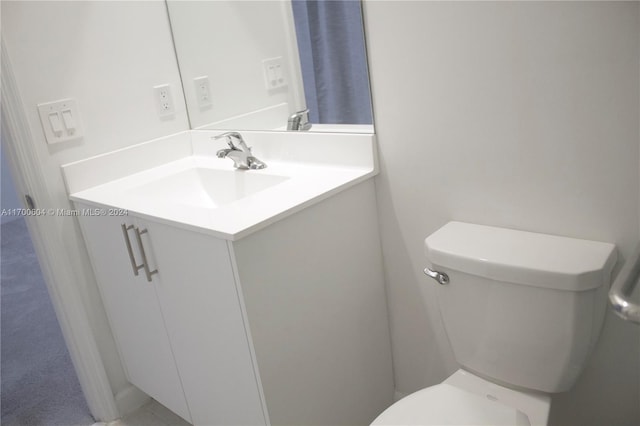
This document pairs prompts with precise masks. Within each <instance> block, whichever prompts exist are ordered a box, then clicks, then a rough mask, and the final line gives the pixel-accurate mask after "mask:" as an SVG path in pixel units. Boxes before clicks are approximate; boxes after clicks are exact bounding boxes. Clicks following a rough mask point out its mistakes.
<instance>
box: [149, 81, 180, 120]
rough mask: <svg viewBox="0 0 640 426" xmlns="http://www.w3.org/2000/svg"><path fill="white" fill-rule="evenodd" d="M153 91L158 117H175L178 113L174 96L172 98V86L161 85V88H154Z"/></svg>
mask: <svg viewBox="0 0 640 426" xmlns="http://www.w3.org/2000/svg"><path fill="white" fill-rule="evenodd" d="M153 91H154V94H155V101H156V109H157V110H158V116H160V117H172V116H174V115H175V112H176V111H175V108H174V104H173V96H171V86H170V85H168V84H161V85H159V86H154V87H153Z"/></svg>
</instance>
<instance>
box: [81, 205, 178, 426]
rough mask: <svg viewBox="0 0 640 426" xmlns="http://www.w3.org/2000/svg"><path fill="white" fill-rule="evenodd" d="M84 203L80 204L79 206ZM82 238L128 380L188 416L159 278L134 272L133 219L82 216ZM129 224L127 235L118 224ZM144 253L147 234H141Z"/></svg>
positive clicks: (139, 254)
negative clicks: (158, 288)
mask: <svg viewBox="0 0 640 426" xmlns="http://www.w3.org/2000/svg"><path fill="white" fill-rule="evenodd" d="M85 207H86V206H82V205H79V206H78V208H80V209H82V208H85ZM79 220H80V225H81V228H82V232H83V234H84V239H85V242H86V245H87V249H88V251H89V256H90V258H91V262H92V264H93V269H94V272H95V275H96V279H97V281H98V286H99V288H100V294H101V296H102V300H103V303H104V306H105V309H106V311H107V315H108V318H109V322H110V325H111V329H112V331H113V335H114V337H115V340H116V343H117V345H118V350H119V352H120V357H121V359H122V362H123V365H124V368H125V372H126V374H127V377H128V379H129V381H130V382H131V383H132V384H134V385H135V386H137V387H139V388H140V389H141V390H143V391H144V392H146V393H147V394H148V395H150V396H151V397H153V398H154V399H156V400H158V401H159V402H160V403H162V404H164V405H165V406H167V407H168V408H169V409H171V410H172V411H174V412H175V413H176V414H178V415H180V416H181V417H183V418H185V419H186V420H190V415H189V410H188V408H187V404H186V401H185V398H184V394H183V390H182V386H181V384H180V379H179V377H178V371H177V368H176V364H175V361H174V358H173V355H172V350H171V345H170V343H169V338H168V336H167V332H166V328H165V325H164V320H163V317H162V312H161V310H160V305H159V303H158V298H157V295H156V289H155V287H156V286H158V285H159V282H160V279H161V278H160V276H159V275H158V274H156V275H153V276H152V282H148V281H147V278H146V276H145V271H144V269H140V270H139V271H138V275H137V276H136V275H134V272H133V267H132V264H131V261H130V257H129V250H128V249H127V240H126V238H127V237H128V239H129V242H130V247H131V250H132V254H133V256H134V261H135V263H136V264H137V265H140V264H141V263H142V252H141V250H140V248H139V245H138V241H137V238H136V228H135V227H138V229H139V230H140V231H142V230H143V229H144V228H141V227H140V226H139V224H138V223H137V222H136V221H135V220H134V218H132V217H126V216H125V217H108V216H81V217H79ZM123 224H124V225H125V227H130V226H132V225H133V226H134V227H131V228H130V229H128V230H127V231H126V232H127V235H126V236H125V233H124V232H123V230H122V225H123ZM141 241H142V243H143V245H144V248H145V250H146V251H148V250H149V241H148V234H146V233H145V234H142V235H141Z"/></svg>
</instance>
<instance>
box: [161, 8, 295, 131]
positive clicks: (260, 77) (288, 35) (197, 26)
mask: <svg viewBox="0 0 640 426" xmlns="http://www.w3.org/2000/svg"><path fill="white" fill-rule="evenodd" d="M168 8H169V13H170V14H171V26H172V29H173V34H174V42H175V44H176V49H177V52H178V54H177V56H178V60H179V62H180V72H181V74H182V77H183V79H184V83H185V86H184V90H185V93H186V100H187V105H189V111H190V113H191V114H190V118H191V125H192V126H193V127H194V128H223V127H225V126H224V125H220V124H214V123H217V122H220V121H223V120H228V119H230V118H233V117H237V116H241V115H242V116H244V115H246V114H250V115H249V116H248V117H246V116H245V117H243V119H242V120H241V121H240V122H239V124H240V126H241V128H242V129H265V128H277V127H285V128H286V125H287V119H288V118H289V112H290V111H291V112H295V111H297V110H299V109H302V107H304V92H303V90H304V89H303V88H302V76H301V74H300V61H299V59H298V50H297V44H296V42H295V28H294V27H293V12H292V10H291V5H290V4H289V2H288V1H286V0H285V1H282V0H275V1H274V0H271V1H240V2H238V1H235V2H234V1H191V2H185V1H171V2H169V7H168ZM275 57H282V58H283V65H284V66H285V68H286V70H285V72H286V78H287V81H288V85H287V87H282V88H279V89H274V90H267V88H266V86H265V78H264V72H263V65H262V61H263V60H264V59H270V58H275ZM201 76H208V77H209V83H210V89H211V99H212V105H211V106H210V107H200V106H199V105H198V100H197V97H196V90H195V86H194V81H193V79H194V78H196V77H201ZM282 103H288V104H289V107H288V108H287V107H285V108H284V110H283V111H278V112H279V115H276V116H275V117H273V118H270V117H272V115H273V114H269V113H267V112H261V110H264V109H266V108H273V107H275V106H277V105H280V104H282ZM263 116H266V118H264V117H263ZM254 121H255V123H256V125H253V122H254ZM265 126H267V127H265Z"/></svg>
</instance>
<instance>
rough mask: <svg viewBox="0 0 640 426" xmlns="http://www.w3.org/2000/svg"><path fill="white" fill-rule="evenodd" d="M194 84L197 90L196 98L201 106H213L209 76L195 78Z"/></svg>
mask: <svg viewBox="0 0 640 426" xmlns="http://www.w3.org/2000/svg"><path fill="white" fill-rule="evenodd" d="M193 86H194V88H195V91H196V99H197V100H198V106H199V107H200V108H207V107H210V106H212V105H213V104H212V102H211V89H210V88H209V76H207V75H203V76H202V77H196V78H194V79H193Z"/></svg>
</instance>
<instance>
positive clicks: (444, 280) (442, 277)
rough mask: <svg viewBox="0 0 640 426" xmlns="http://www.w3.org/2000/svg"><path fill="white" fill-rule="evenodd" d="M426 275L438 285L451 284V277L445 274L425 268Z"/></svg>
mask: <svg viewBox="0 0 640 426" xmlns="http://www.w3.org/2000/svg"><path fill="white" fill-rule="evenodd" d="M424 273H425V274H426V275H428V276H430V277H431V278H433V279H434V280H436V281H438V284H440V285H445V284H449V275H447V274H445V273H444V272H438V271H434V270H432V269H429V268H424Z"/></svg>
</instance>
